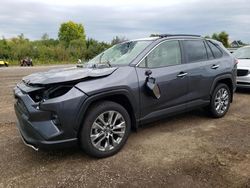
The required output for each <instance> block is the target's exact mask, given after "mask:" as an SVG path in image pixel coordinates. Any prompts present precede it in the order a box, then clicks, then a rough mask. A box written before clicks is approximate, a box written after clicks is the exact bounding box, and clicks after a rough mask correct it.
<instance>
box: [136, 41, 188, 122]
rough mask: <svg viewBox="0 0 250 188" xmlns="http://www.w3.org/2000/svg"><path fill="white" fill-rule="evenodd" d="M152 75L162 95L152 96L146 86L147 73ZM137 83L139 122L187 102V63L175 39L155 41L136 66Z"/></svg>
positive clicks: (183, 107) (182, 107) (172, 110)
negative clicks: (150, 72)
mask: <svg viewBox="0 0 250 188" xmlns="http://www.w3.org/2000/svg"><path fill="white" fill-rule="evenodd" d="M147 70H150V71H152V74H151V75H150V77H153V78H155V80H156V83H157V84H158V86H159V89H160V93H161V96H160V98H159V99H155V98H154V97H152V96H150V95H149V94H148V93H147V91H146V89H145V82H146V79H147V76H146V75H145V72H146V71H147ZM136 71H137V75H138V80H139V87H140V104H141V105H140V108H141V117H142V122H144V121H145V122H146V121H148V120H149V121H150V119H151V120H153V119H157V118H159V117H160V116H164V114H166V113H171V112H175V111H178V110H184V109H185V108H186V102H187V91H188V87H187V86H188V79H187V77H186V75H187V72H186V71H187V65H186V64H183V63H182V52H181V47H180V43H179V41H178V40H167V41H163V42H161V43H160V44H159V45H157V46H156V47H155V48H154V49H153V50H152V51H151V52H150V53H149V54H148V55H146V57H145V58H144V59H143V60H142V61H141V62H140V64H139V65H138V66H137V67H136Z"/></svg>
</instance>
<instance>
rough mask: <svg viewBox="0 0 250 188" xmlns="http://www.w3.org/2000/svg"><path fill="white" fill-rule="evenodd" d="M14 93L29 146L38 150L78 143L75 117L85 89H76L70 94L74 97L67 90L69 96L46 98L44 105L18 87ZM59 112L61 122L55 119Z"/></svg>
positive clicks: (17, 110)
mask: <svg viewBox="0 0 250 188" xmlns="http://www.w3.org/2000/svg"><path fill="white" fill-rule="evenodd" d="M72 92H74V95H72ZM14 95H15V98H16V102H15V104H14V108H15V113H16V116H17V119H18V122H17V128H18V129H19V131H20V134H21V137H22V139H23V141H24V143H25V144H26V145H27V146H29V147H31V148H33V149H34V150H38V149H44V150H47V149H60V148H66V147H73V146H77V145H78V139H77V130H74V124H75V121H73V120H74V119H75V116H76V115H77V113H76V112H77V111H78V110H79V107H80V105H81V102H82V101H83V100H84V99H85V97H84V93H82V92H80V91H79V90H77V89H72V91H69V94H68V95H69V96H72V97H71V98H70V97H67V94H65V95H66V97H62V98H60V97H58V98H57V99H56V98H54V99H53V100H51V101H49V100H48V101H46V103H45V104H44V106H43V105H40V106H39V105H38V104H37V103H35V102H34V101H33V100H32V99H31V98H30V97H29V95H28V94H26V93H23V92H22V91H21V89H20V88H18V87H16V88H15V89H14ZM42 107H43V108H42ZM68 109H69V110H70V111H68ZM55 114H56V115H57V117H58V119H59V122H60V124H59V125H58V124H55V121H53V118H54V115H55Z"/></svg>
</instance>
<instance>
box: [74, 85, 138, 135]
mask: <svg viewBox="0 0 250 188" xmlns="http://www.w3.org/2000/svg"><path fill="white" fill-rule="evenodd" d="M132 93H133V92H132V91H129V90H128V89H125V88H122V89H121V88H120V89H115V90H112V91H105V92H101V93H97V94H95V95H92V96H89V97H88V98H87V99H86V100H85V101H84V102H83V103H82V105H81V108H80V111H79V113H78V115H77V122H78V123H77V124H76V125H75V127H74V129H75V130H76V131H79V128H81V125H82V123H83V120H84V117H85V115H86V113H87V110H88V108H89V107H90V105H91V104H93V103H94V102H95V101H98V100H101V99H104V100H105V98H108V97H112V96H114V95H123V96H125V97H126V98H127V99H128V100H129V101H130V104H131V106H132V108H133V113H134V115H135V120H136V127H137V125H138V122H137V120H138V119H139V109H138V106H139V105H137V101H136V98H135V96H133V94H132Z"/></svg>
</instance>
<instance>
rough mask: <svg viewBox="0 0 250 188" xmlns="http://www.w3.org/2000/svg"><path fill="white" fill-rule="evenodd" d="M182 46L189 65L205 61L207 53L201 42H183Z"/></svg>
mask: <svg viewBox="0 0 250 188" xmlns="http://www.w3.org/2000/svg"><path fill="white" fill-rule="evenodd" d="M183 45H184V48H185V52H186V57H187V61H188V62H189V63H191V62H198V61H203V60H207V52H206V48H205V45H204V42H203V41H202V40H184V41H183Z"/></svg>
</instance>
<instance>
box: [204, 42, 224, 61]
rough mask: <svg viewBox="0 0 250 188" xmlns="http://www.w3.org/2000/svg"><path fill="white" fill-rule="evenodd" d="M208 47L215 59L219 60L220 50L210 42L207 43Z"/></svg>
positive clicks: (221, 54)
mask: <svg viewBox="0 0 250 188" xmlns="http://www.w3.org/2000/svg"><path fill="white" fill-rule="evenodd" d="M207 43H208V45H209V47H210V48H211V50H212V52H213V54H214V57H215V58H221V57H222V56H223V52H222V50H221V49H220V48H219V47H217V46H216V45H215V44H213V43H212V42H210V41H207Z"/></svg>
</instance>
